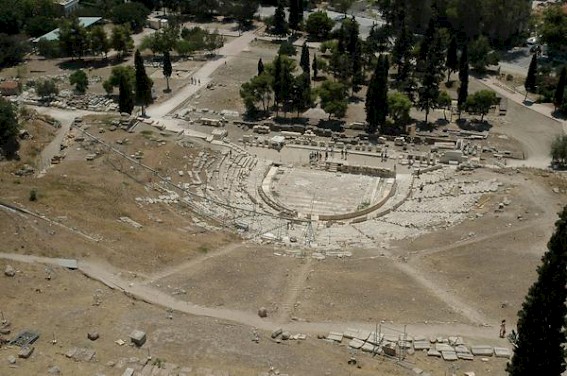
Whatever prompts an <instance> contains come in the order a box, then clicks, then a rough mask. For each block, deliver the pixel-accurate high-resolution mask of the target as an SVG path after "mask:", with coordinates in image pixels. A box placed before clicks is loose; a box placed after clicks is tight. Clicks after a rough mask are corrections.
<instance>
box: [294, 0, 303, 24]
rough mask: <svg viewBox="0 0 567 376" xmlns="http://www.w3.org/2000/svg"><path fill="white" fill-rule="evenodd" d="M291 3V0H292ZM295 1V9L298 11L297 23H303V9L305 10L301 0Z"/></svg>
mask: <svg viewBox="0 0 567 376" xmlns="http://www.w3.org/2000/svg"><path fill="white" fill-rule="evenodd" d="M292 1H293V0H292ZM296 1H297V8H298V9H299V12H298V15H299V23H302V22H303V9H304V8H305V4H304V2H303V0H296Z"/></svg>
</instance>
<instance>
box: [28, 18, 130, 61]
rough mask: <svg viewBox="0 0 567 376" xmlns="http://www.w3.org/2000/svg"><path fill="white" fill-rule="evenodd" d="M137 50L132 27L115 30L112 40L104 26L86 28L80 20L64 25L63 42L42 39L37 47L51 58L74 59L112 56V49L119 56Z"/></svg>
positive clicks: (69, 21)
mask: <svg viewBox="0 0 567 376" xmlns="http://www.w3.org/2000/svg"><path fill="white" fill-rule="evenodd" d="M133 47H134V41H133V39H132V33H131V31H130V28H129V27H128V26H125V25H117V26H114V27H113V29H112V34H111V35H110V37H109V36H108V35H107V33H106V31H105V30H104V28H103V27H102V26H94V27H92V28H90V29H88V30H87V29H86V28H85V27H84V26H82V25H81V24H80V22H79V20H78V19H77V18H71V19H69V20H64V21H62V22H61V24H60V27H59V39H58V40H55V41H49V40H46V39H43V38H42V39H40V40H39V41H38V44H37V48H38V53H39V54H40V55H42V56H44V57H47V58H55V57H64V56H65V57H71V58H73V59H75V58H82V57H84V56H87V55H92V56H104V57H105V58H106V57H107V55H108V52H109V51H110V49H114V50H116V51H118V53H119V56H121V55H124V54H127V53H128V52H129V51H131V49H132V48H133Z"/></svg>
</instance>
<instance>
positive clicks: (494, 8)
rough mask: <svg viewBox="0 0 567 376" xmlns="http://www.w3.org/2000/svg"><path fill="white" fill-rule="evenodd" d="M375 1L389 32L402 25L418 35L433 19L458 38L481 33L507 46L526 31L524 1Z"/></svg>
mask: <svg viewBox="0 0 567 376" xmlns="http://www.w3.org/2000/svg"><path fill="white" fill-rule="evenodd" d="M377 4H378V6H379V8H380V9H381V11H382V13H383V15H384V18H385V19H386V21H387V22H388V25H389V27H390V28H391V29H392V30H391V33H395V30H398V29H399V27H400V26H402V25H404V26H406V27H408V28H409V31H410V33H412V34H422V33H424V32H425V30H426V29H427V25H428V23H429V21H430V20H431V19H432V18H433V19H438V20H439V21H440V23H441V25H442V26H443V27H444V28H446V29H448V30H451V32H452V33H456V34H458V37H459V39H460V40H461V41H464V40H468V41H470V40H474V39H476V38H477V37H479V36H481V35H484V36H486V37H487V38H488V39H489V40H490V42H491V43H492V44H494V45H496V46H505V45H509V44H510V43H513V42H514V41H515V39H517V38H518V37H520V36H521V35H522V33H523V32H525V31H527V29H528V26H529V21H530V13H531V4H530V2H528V1H525V0H507V1H502V0H378V1H377Z"/></svg>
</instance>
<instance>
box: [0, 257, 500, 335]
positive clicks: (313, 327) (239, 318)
mask: <svg viewBox="0 0 567 376" xmlns="http://www.w3.org/2000/svg"><path fill="white" fill-rule="evenodd" d="M0 258H3V259H8V260H14V261H18V262H32V263H33V262H37V263H47V264H54V265H58V261H57V260H59V259H52V258H47V257H37V256H29V255H20V254H8V253H0ZM79 270H80V271H81V272H82V273H83V274H85V275H86V276H87V277H89V278H92V279H94V280H96V281H99V282H101V283H103V284H105V285H106V286H108V287H110V288H112V289H117V290H120V291H123V292H124V293H125V294H126V295H128V296H130V297H132V298H134V299H138V300H142V301H144V302H147V303H148V304H153V305H158V306H161V307H164V308H168V309H172V310H174V311H177V312H183V313H187V314H191V315H196V316H207V317H212V318H216V319H221V320H226V321H232V322H237V323H240V324H244V325H247V326H251V327H255V328H258V329H262V330H268V331H270V330H273V329H275V328H277V327H281V328H284V329H286V330H289V331H291V332H293V333H298V332H299V333H309V334H318V333H325V332H329V331H332V330H337V331H344V330H345V329H347V328H349V327H354V328H360V329H367V330H373V329H374V328H375V326H376V324H372V323H359V322H302V321H292V322H288V323H282V322H278V320H275V319H270V318H267V319H262V318H260V317H258V316H257V315H255V314H251V313H247V312H242V311H239V310H233V309H226V308H222V307H214V308H211V307H203V306H199V305H197V304H193V303H191V302H186V301H182V300H179V299H176V298H175V297H173V296H171V295H168V294H167V293H164V292H162V291H160V290H158V289H155V288H153V287H150V286H147V285H145V284H143V283H137V282H136V281H132V280H126V279H124V278H122V277H121V275H123V274H124V273H122V271H120V270H118V269H115V268H114V267H113V266H111V265H109V264H106V263H104V262H94V261H90V260H80V261H79ZM306 270H307V271H308V270H309V268H308V264H307V265H306ZM305 275H306V274H305ZM289 296H290V297H291V298H293V294H291V295H289ZM381 326H382V327H384V328H385V327H386V326H387V327H388V328H390V329H391V330H395V331H399V332H401V331H403V330H404V327H405V328H406V329H407V331H408V333H409V334H410V335H421V336H439V335H444V336H448V335H462V336H467V337H469V338H473V339H476V340H477V341H480V340H491V341H494V340H495V338H496V337H497V334H496V330H497V329H496V328H495V327H490V326H477V325H465V324H454V323H446V324H442V323H436V324H427V323H424V324H409V325H404V324H395V323H383V324H381ZM501 342H502V344H505V343H506V342H505V340H502V341H501Z"/></svg>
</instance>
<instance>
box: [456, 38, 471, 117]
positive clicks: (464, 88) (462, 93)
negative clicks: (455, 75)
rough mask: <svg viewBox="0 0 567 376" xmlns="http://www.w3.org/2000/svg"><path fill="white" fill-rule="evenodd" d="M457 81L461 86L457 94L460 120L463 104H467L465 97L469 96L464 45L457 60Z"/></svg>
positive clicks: (465, 46) (465, 48) (467, 64)
mask: <svg viewBox="0 0 567 376" xmlns="http://www.w3.org/2000/svg"><path fill="white" fill-rule="evenodd" d="M459 81H461V85H460V86H459V91H458V93H457V105H458V109H459V118H460V116H461V111H463V110H464V108H465V103H467V97H468V95H469V57H468V54H467V45H466V44H465V45H464V46H463V51H461V59H460V60H459Z"/></svg>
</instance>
